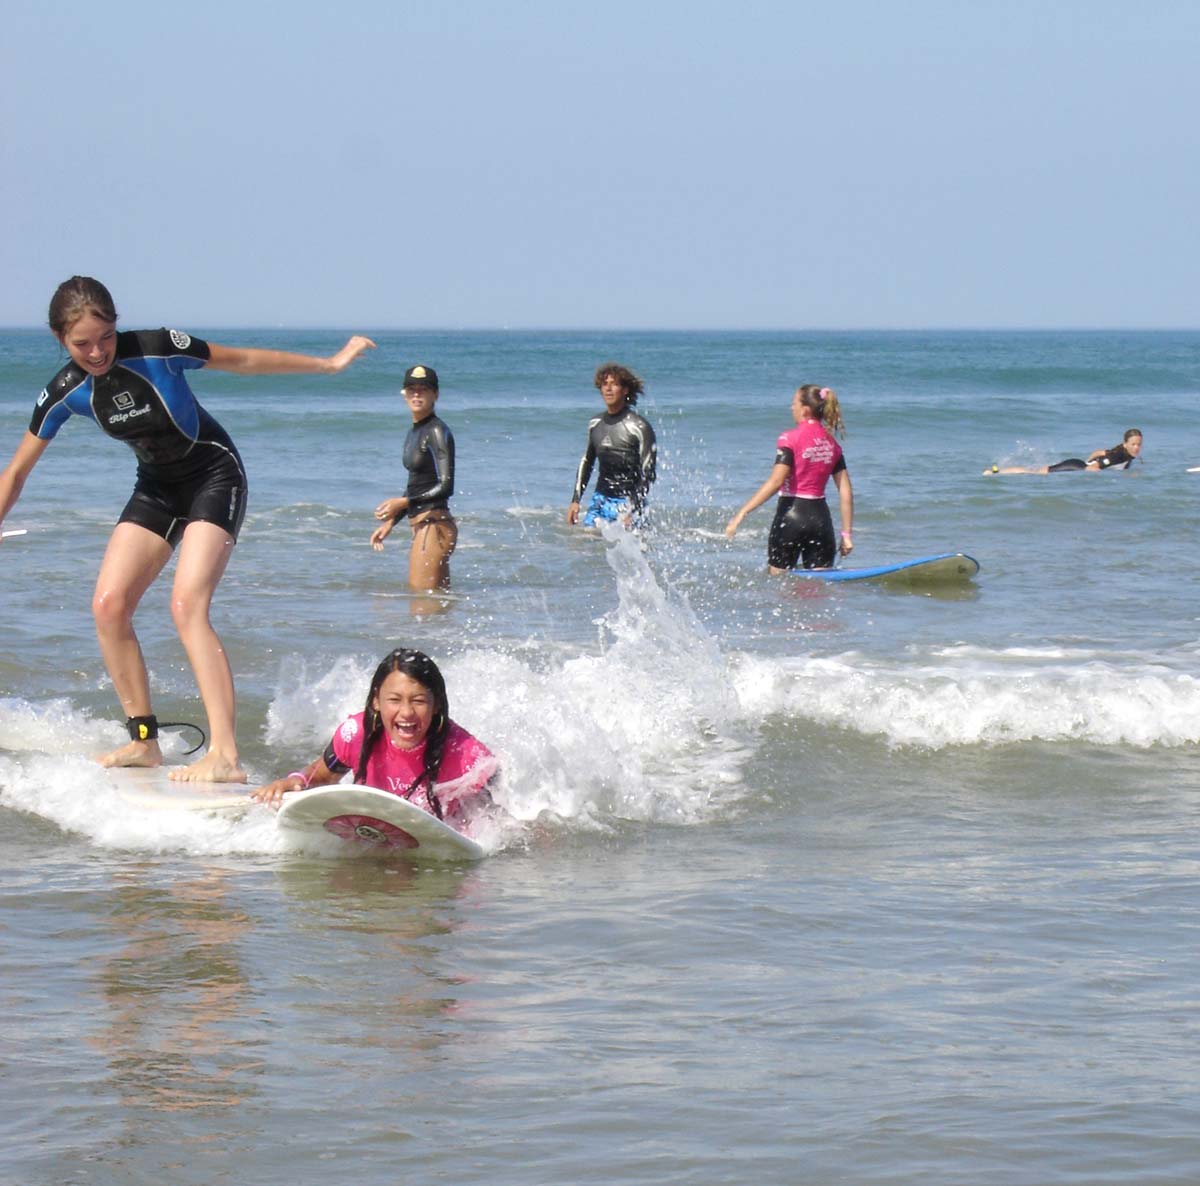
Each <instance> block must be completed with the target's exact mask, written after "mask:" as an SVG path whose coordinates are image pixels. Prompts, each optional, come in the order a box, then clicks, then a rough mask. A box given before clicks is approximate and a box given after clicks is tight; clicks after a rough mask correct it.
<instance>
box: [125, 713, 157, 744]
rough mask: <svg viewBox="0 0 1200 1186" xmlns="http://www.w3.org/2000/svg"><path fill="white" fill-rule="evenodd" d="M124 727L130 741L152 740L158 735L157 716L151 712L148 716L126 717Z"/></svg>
mask: <svg viewBox="0 0 1200 1186" xmlns="http://www.w3.org/2000/svg"><path fill="white" fill-rule="evenodd" d="M125 728H126V729H128V730H129V738H130V740H131V741H154V740H155V738H157V737H158V717H156V716H155V715H154V714H153V713H151V714H150V715H149V716H148V717H128V718H126V721H125Z"/></svg>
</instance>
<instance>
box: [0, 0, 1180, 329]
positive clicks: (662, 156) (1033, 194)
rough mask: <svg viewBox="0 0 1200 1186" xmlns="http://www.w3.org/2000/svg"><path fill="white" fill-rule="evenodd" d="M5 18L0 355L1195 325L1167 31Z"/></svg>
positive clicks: (122, 3)
mask: <svg viewBox="0 0 1200 1186" xmlns="http://www.w3.org/2000/svg"><path fill="white" fill-rule="evenodd" d="M14 7H17V8H18V9H19V10H18V11H9V12H7V13H6V15H5V18H4V36H3V45H2V47H0V97H2V103H3V106H2V108H0V110H2V111H3V113H4V115H3V121H2V122H3V128H2V130H0V152H2V159H0V167H2V176H3V183H2V185H0V211H2V213H3V216H4V222H5V225H6V228H7V232H6V234H4V235H3V236H2V237H0V242H2V243H3V246H2V248H0V268H2V273H3V276H4V280H5V282H4V284H3V286H2V287H0V324H4V325H31V324H39V323H41V322H42V321H43V319H44V317H45V308H46V304H47V302H48V300H49V297H50V294H51V292H52V291H53V289H54V287H55V285H56V284H57V283H58V282H59V281H60V280H61V279H64V278H65V277H67V276H69V275H71V274H72V273H74V272H82V273H85V274H91V275H95V276H97V277H99V278H100V279H102V280H104V281H105V283H107V284H108V285H109V287H110V288H111V289H112V290H113V294H114V296H115V297H116V299H117V304H118V307H119V308H120V309H121V312H122V320H123V322H124V323H125V324H128V325H135V324H162V323H164V322H168V323H171V324H179V325H197V326H237V325H255V326H277V325H278V326H311V325H323V326H338V327H358V328H362V329H364V330H368V331H369V330H371V329H374V328H403V327H410V326H411V327H430V326H440V327H451V328H454V327H474V326H487V327H492V326H512V327H514V328H516V327H550V326H562V327H579V326H586V327H668V328H674V327H691V328H717V327H729V328H741V327H749V328H764V329H766V328H822V327H909V326H912V327H934V326H936V327H942V326H984V327H990V326H997V327H999V326H1033V327H1042V326H1130V327H1140V326H1190V327H1194V326H1197V325H1200V317H1198V316H1197V304H1196V296H1195V291H1196V285H1197V263H1198V260H1197V255H1198V252H1197V243H1198V241H1200V235H1198V234H1197V230H1196V222H1197V207H1198V205H1200V185H1198V170H1200V152H1198V151H1197V147H1198V145H1197V140H1198V138H1200V133H1198V131H1197V120H1198V118H1200V83H1198V81H1197V70H1196V62H1197V61H1198V60H1200V5H1198V4H1195V3H1194V2H1192V0H1186V2H1185V0H1143V2H1140V3H1135V2H1133V0H1122V2H1114V0H1038V2H1036V3H1026V2H1024V0H1006V2H995V3H993V2H992V0H976V2H969V0H955V2H945V3H943V2H941V0H929V2H921V0H908V2H906V0H895V2H893V3H885V2H882V0H880V2H867V0H829V2H828V3H825V4H813V3H808V2H807V0H797V2H795V3H765V2H758V0H744V2H742V3H736V4H734V3H728V4H726V3H708V2H705V0H692V2H690V3H676V2H674V0H665V2H662V3H655V2H654V0H642V2H641V3H627V2H625V0H613V2H610V3H605V4H593V5H587V6H581V7H580V9H579V11H576V10H575V8H574V6H573V5H571V4H569V3H564V2H562V0H558V2H554V0H529V2H522V0H511V2H510V3H507V4H503V5H500V4H485V3H481V2H479V3H477V2H473V0H462V2H455V0H443V2H441V3H404V2H402V0H386V2H385V0H364V2H361V3H357V2H355V0H347V2H346V3H343V4H340V5H321V6H312V7H310V6H308V5H307V4H305V3H303V2H301V3H300V4H298V5H296V6H295V7H294V8H293V9H292V10H290V11H289V7H288V6H286V5H282V4H278V3H276V4H269V5H268V4H265V3H260V2H259V0H244V2H243V3H241V4H234V3H229V2H227V0H213V2H206V3H205V4H203V5H188V6H182V5H180V6H176V5H169V4H161V3H155V4H151V3H142V2H137V0H115V2H113V3H110V4H107V5H96V4H91V5H83V4H76V3H56V2H55V0H45V3H43V4H41V5H38V6H35V5H32V4H27V5H20V6H14Z"/></svg>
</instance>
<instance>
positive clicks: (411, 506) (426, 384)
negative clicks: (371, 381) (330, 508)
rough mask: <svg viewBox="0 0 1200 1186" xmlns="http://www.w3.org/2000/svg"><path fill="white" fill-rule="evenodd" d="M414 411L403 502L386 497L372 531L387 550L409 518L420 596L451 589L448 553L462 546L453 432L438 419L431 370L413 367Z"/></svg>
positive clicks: (413, 585) (407, 393) (408, 387)
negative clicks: (453, 506) (455, 511)
mask: <svg viewBox="0 0 1200 1186" xmlns="http://www.w3.org/2000/svg"><path fill="white" fill-rule="evenodd" d="M402 394H403V395H404V399H405V402H406V403H407V404H408V410H409V411H410V412H411V413H412V421H413V422H412V428H410V429H409V430H408V436H407V437H405V438H404V452H403V458H404V468H405V469H407V470H408V488H407V489H406V490H405V492H404V494H403V495H401V496H400V497H399V498H385V499H384V500H383V502H381V503H380V504H379V505H378V506H377V507H376V508H375V518H376V519H385V520H387V521H386V522H385V523H384V524H383V526H382V527H376V528H375V530H374V531H373V532H372V533H371V547H373V548H374V549H375V551H377V552H382V551H383V541H384V540H385V539H387V537H388V536H389V535H391V533H392V528H393V527H395V526H396V524H397V523H399V522H400V520H401V519H403V518H404V517H405V516H406V515H407V516H408V522H409V525H410V526H411V527H412V547H411V548H410V549H409V553H408V586H409V588H410V589H413V590H414V591H417V592H425V591H429V590H433V589H449V588H450V554H451V553H452V552H453V551H454V546H455V544H457V543H458V524H457V523H455V521H454V516H453V515H452V514H450V507H449V506H448V503H449V501H450V495H452V494H453V493H454V434H453V433H452V432H451V431H450V429H449V428H447V427H446V424H445V422H444V421H442V420H440V419H438V417H437V415H436V413H435V412H434V410H433V409H434V406H435V405H436V404H437V398H438V377H437V371H435V370H434V369H433V367H427V366H414V367H409V368H408V370H407V371H406V372H405V374H404V389H403V393H402Z"/></svg>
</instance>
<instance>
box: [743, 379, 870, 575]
mask: <svg viewBox="0 0 1200 1186" xmlns="http://www.w3.org/2000/svg"><path fill="white" fill-rule="evenodd" d="M792 416H793V418H794V419H795V421H796V427H795V428H791V429H788V431H787V432H783V433H780V435H779V440H778V441H776V443H775V464H774V466H773V467H772V468H771V474H770V476H769V477H768V478H767V480H766V481H765V482H764V483H763V484H762V485H761V486H760V487H759V488H758V490H757V491H756V492H755V493H754V495H753V496H752V497H751V498H750V500H749V501H748V502H747V503H746V504H745V506H743V507H742V509H741V510H740V511H738V513H737V514H736V515H734V516H733V518H732V519H730V520H729V522H728V524H726V526H725V534H726V535H727V536H728V537H729V538H730V539H733V537H734V535H735V534H736V533H737V529H738V528H739V527H740V526H741V523H742V520H743V519H744V518H745V517H746V516H747V515H748V514H749V513H750V512H751V511H752V510H754V509H755V508H756V507H760V506H762V504H763V503H764V502H766V501H767V500H768V499H769V498H771V497H772V496H774V495H775V494H778V495H779V502H778V505H777V506H776V508H775V519H774V521H773V522H772V523H771V532H770V535H769V536H768V537H767V567H768V570H769V571H770V572H772V573H776V574H778V573H782V572H787V571H789V570H790V569H793V568H795V567H796V566H797V564H801V565H802V567H804V568H829V567H830V566H831V565H832V564H833V558H834V555H835V554H836V553H837V552H838V551H839V550H840V551H841V554H842V555H843V556H847V555H849V554H850V552H851V551H852V550H853V548H854V540H853V538H852V532H853V529H854V493H853V491H852V490H851V488H850V474H849V471H848V470H847V469H846V459H845V457H843V455H842V448H841V446H840V445H839V444H838V443H837V441H836V440H834V436H833V434H834V433H836V434H838V435H839V436H841V435H844V434H845V431H846V427H845V424H844V423H843V421H842V410H841V405H840V404H839V403H838V398H837V395H836V394H835V393H834V392H833V391H832V390H830V388H828V387H818V386H817V385H816V384H815V383H806V384H805V385H804V386H803V387H798V388H797V389H796V394H795V395H794V396H793V397H792ZM831 477H832V478H833V482H834V485H835V486H837V489H838V508H839V510H840V511H841V519H842V534H841V543H840V545H839V544H838V543H837V541H835V539H834V534H833V517H832V515H831V514H830V513H829V504H828V503H827V502H826V501H825V487H826V485H827V484H828V482H829V479H830V478H831Z"/></svg>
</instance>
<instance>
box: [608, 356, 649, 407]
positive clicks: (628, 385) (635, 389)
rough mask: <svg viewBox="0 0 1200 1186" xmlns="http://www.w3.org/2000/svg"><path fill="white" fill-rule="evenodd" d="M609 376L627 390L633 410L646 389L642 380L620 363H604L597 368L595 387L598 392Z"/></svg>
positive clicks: (626, 393)
mask: <svg viewBox="0 0 1200 1186" xmlns="http://www.w3.org/2000/svg"><path fill="white" fill-rule="evenodd" d="M609 375H611V376H612V377H613V378H614V379H616V381H617V382H618V383H620V384H621V386H622V387H624V388H625V398H626V399H627V400H628V401H629V406H630V407H631V408H632V407H633V406H634V404H636V403H637V401H638V396H639V395H641V394H642V392H643V391H645V389H646V388H645V385H644V384H643V383H642V381H641V379H639V378H638V377H637V375H635V374H634V373H633V372H632V371H631V370H630V369H629V368H628V367H626V366H622V365H621V364H620V363H619V362H602V363H601V364H600V365H599V366H598V367H597V368H596V378H595V386H596V390H597V391H599V390H600V389H601V388H602V387H603V386H604V380H605V379H607V378H608V377H609Z"/></svg>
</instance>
